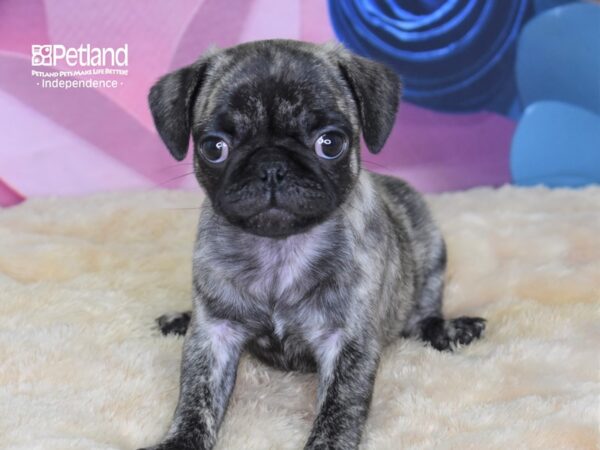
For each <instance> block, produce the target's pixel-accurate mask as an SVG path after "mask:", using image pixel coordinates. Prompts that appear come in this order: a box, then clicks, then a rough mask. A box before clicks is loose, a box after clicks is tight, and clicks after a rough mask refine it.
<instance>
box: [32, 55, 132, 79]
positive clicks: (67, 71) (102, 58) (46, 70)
mask: <svg viewBox="0 0 600 450" xmlns="http://www.w3.org/2000/svg"><path fill="white" fill-rule="evenodd" d="M128 64H129V48H128V46H127V44H124V45H123V46H122V47H119V48H112V47H101V48H99V47H93V46H92V45H90V44H81V45H80V46H79V47H66V46H64V45H61V44H51V45H35V44H34V45H32V46H31V67H32V69H31V75H32V76H33V77H35V78H38V79H40V78H41V80H39V81H37V83H36V84H37V85H38V86H41V87H42V88H55V89H78V88H93V89H104V88H109V89H114V88H117V87H119V86H122V85H123V81H121V80H119V79H118V77H124V76H127V75H128V73H129V69H128V68H127V67H128Z"/></svg>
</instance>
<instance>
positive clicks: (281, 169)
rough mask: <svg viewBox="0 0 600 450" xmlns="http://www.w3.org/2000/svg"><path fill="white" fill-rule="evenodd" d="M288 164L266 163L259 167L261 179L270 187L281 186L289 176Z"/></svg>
mask: <svg viewBox="0 0 600 450" xmlns="http://www.w3.org/2000/svg"><path fill="white" fill-rule="evenodd" d="M287 171H288V168H287V164H285V163H284V162H282V161H264V162H261V163H260V165H259V166H258V172H259V174H260V179H261V180H262V181H263V182H264V183H266V184H268V185H269V186H277V185H278V184H280V183H281V182H282V181H283V179H284V178H285V175H286V174H287Z"/></svg>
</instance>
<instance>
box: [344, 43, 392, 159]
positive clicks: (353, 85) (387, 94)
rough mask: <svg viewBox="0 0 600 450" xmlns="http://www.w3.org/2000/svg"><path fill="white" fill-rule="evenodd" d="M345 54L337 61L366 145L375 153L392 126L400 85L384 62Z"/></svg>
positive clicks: (379, 148) (381, 145) (383, 142)
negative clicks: (347, 86)
mask: <svg viewBox="0 0 600 450" xmlns="http://www.w3.org/2000/svg"><path fill="white" fill-rule="evenodd" d="M346 55H347V56H346V57H343V58H341V59H340V61H339V63H338V64H339V67H340V70H341V72H342V76H343V77H344V79H345V80H346V82H347V83H348V85H349V86H350V90H351V91H352V96H353V97H354V101H355V103H356V106H357V107H358V115H359V119H360V125H361V128H362V132H363V137H364V139H365V142H366V144H367V148H368V149H369V151H370V152H371V153H378V152H379V151H380V150H381V148H382V147H383V144H385V141H386V140H387V138H388V136H389V135H390V132H391V131H392V127H393V126H394V119H395V118H396V110H397V109H398V103H399V102H400V94H401V89H402V85H401V83H400V79H399V78H398V75H396V73H395V72H394V71H392V70H391V69H389V68H388V67H386V66H384V65H383V64H380V63H378V62H375V61H371V60H369V59H366V58H362V57H360V56H357V55H354V54H350V53H346Z"/></svg>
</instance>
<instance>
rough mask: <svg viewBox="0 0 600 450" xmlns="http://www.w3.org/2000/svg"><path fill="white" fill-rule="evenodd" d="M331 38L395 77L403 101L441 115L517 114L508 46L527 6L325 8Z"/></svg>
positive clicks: (347, 0)
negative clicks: (397, 75) (400, 84)
mask: <svg viewBox="0 0 600 450" xmlns="http://www.w3.org/2000/svg"><path fill="white" fill-rule="evenodd" d="M329 8H330V15H331V20H332V23H333V27H334V30H335V32H336V34H337V36H338V38H339V39H340V40H341V41H342V42H343V43H344V44H345V45H346V46H347V47H349V48H351V49H352V50H354V51H355V52H357V53H359V54H362V55H364V56H369V57H371V58H374V59H377V60H380V61H382V62H384V63H386V64H387V65H389V66H390V67H392V68H394V69H396V70H397V71H398V72H399V73H400V74H402V77H403V80H404V84H405V93H404V98H405V99H407V100H409V101H411V102H413V103H416V104H418V105H422V106H426V107H430V108H433V109H437V110H442V111H456V112H467V111H478V110H482V109H486V110H491V111H496V112H499V113H501V114H505V115H509V116H513V117H516V116H518V115H519V113H520V107H519V105H518V101H517V95H516V88H515V83H514V49H515V42H516V39H517V37H518V34H519V31H520V29H521V28H522V26H523V24H524V23H525V21H526V20H527V18H528V17H530V16H531V15H532V14H533V11H534V4H533V3H531V2H529V1H527V0H502V1H492V0H411V1H409V0H330V1H329Z"/></svg>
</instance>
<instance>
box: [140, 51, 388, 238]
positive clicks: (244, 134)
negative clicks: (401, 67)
mask: <svg viewBox="0 0 600 450" xmlns="http://www.w3.org/2000/svg"><path fill="white" fill-rule="evenodd" d="M399 96H400V83H399V80H398V78H397V76H396V75H395V74H394V73H393V72H392V71H391V70H389V69H387V68H386V67H384V66H383V65H381V64H378V63H375V62H373V61H370V60H367V59H364V58H361V57H359V56H355V55H353V54H351V53H349V52H348V51H346V50H343V49H342V48H341V47H340V46H332V45H323V46H319V45H313V44H308V43H303V42H296V41H283V40H281V41H280V40H276V41H259V42H253V43H249V44H243V45H239V46H237V47H233V48H230V49H226V50H220V51H213V52H210V53H209V54H207V55H205V56H203V57H201V58H200V59H199V60H198V61H197V62H195V63H194V64H192V65H190V66H187V67H184V68H182V69H180V70H177V71H175V72H173V73H170V74H168V75H166V76H164V77H163V78H161V79H160V80H159V81H158V82H157V83H156V84H155V85H154V86H153V87H152V89H151V90H150V95H149V102H150V109H151V111H152V115H153V117H154V122H155V124H156V128H157V129H158V132H159V134H160V136H161V138H162V139H163V141H164V143H165V144H166V146H167V147H168V149H169V151H170V152H171V154H172V155H173V156H174V157H175V158H176V159H177V160H181V159H183V158H184V157H185V156H186V153H187V151H188V144H189V139H190V135H191V136H192V139H193V149H194V167H195V171H196V176H197V178H198V181H199V182H200V184H201V185H202V186H203V187H204V189H205V190H206V192H207V194H208V196H209V198H210V200H211V202H212V205H213V208H214V210H215V211H216V212H217V213H218V214H221V215H222V216H224V217H225V218H226V219H227V220H228V221H229V222H230V223H232V224H234V225H236V226H239V227H241V228H242V229H244V230H246V231H248V232H250V233H253V234H257V235H261V236H269V237H285V236H288V235H291V234H295V233H299V232H302V231H304V230H307V229H308V228H310V227H311V226H313V225H315V224H318V223H320V222H322V221H323V220H325V219H326V218H327V217H328V216H329V215H330V214H331V213H332V212H333V211H334V210H335V209H336V208H338V207H339V206H340V205H341V204H342V203H343V202H344V200H345V199H346V198H347V196H348V194H349V193H350V192H351V191H352V189H353V187H354V186H355V184H356V181H357V178H358V173H359V170H360V156H359V146H360V133H361V131H362V135H363V137H364V140H365V143H366V144H367V147H368V148H369V150H370V151H371V152H373V153H376V152H378V151H379V150H381V147H382V146H383V144H384V142H385V140H386V139H387V137H388V135H389V133H390V131H391V128H392V125H393V122H394V117H395V114H396V109H397V106H398V101H399Z"/></svg>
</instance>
